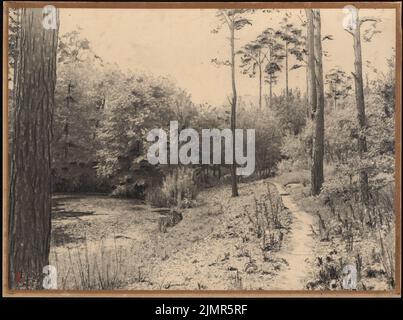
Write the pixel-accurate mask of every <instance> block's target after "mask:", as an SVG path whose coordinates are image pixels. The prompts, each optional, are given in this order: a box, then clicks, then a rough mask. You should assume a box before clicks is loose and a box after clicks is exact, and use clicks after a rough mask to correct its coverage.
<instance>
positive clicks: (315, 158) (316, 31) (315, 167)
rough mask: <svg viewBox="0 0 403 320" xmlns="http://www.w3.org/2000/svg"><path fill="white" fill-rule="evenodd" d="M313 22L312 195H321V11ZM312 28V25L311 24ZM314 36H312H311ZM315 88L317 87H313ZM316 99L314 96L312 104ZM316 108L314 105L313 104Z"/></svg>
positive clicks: (322, 147) (316, 13)
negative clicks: (314, 89) (314, 94)
mask: <svg viewBox="0 0 403 320" xmlns="http://www.w3.org/2000/svg"><path fill="white" fill-rule="evenodd" d="M311 20H313V38H314V39H313V43H314V51H313V52H314V62H315V67H314V72H315V81H316V83H315V84H316V86H317V90H316V110H315V113H314V132H313V141H312V164H311V166H312V167H311V194H312V195H317V194H319V193H320V190H321V188H322V184H323V156H324V135H325V124H324V107H325V97H324V86H323V68H322V37H321V23H320V11H319V10H312V19H311ZM310 25H311V26H310V27H311V28H312V23H310ZM311 35H312V34H311ZM313 87H315V86H313ZM313 99H314V97H313V96H312V103H313ZM313 106H314V103H313Z"/></svg>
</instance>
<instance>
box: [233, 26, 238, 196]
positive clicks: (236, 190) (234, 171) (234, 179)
mask: <svg viewBox="0 0 403 320" xmlns="http://www.w3.org/2000/svg"><path fill="white" fill-rule="evenodd" d="M231 63H232V64H231V83H232V103H231V131H232V164H231V181H232V196H233V197H237V196H238V181H237V176H236V164H235V126H236V104H237V92H236V84H235V27H234V26H232V27H231Z"/></svg>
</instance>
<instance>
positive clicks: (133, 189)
mask: <svg viewBox="0 0 403 320" xmlns="http://www.w3.org/2000/svg"><path fill="white" fill-rule="evenodd" d="M144 189H145V187H144V183H143V182H137V183H130V184H129V183H128V184H122V185H118V186H117V187H116V188H115V189H114V190H113V191H112V193H111V196H112V197H116V198H136V199H138V198H144Z"/></svg>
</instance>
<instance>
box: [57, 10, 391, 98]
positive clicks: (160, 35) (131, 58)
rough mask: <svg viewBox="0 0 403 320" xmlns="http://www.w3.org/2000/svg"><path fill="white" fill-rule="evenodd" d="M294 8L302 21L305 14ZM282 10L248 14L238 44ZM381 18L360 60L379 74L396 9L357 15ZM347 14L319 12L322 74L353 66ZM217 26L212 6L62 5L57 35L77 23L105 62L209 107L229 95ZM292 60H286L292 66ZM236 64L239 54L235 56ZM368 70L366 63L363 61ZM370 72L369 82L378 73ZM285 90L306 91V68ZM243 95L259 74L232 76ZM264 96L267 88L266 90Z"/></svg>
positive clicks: (224, 45) (226, 50) (225, 45)
mask: <svg viewBox="0 0 403 320" xmlns="http://www.w3.org/2000/svg"><path fill="white" fill-rule="evenodd" d="M287 12H290V13H292V16H293V18H292V19H294V21H295V23H297V24H299V23H300V20H299V19H300V17H302V18H304V17H305V16H304V13H303V12H302V11H300V10H297V9H295V10H291V9H290V10H287ZM284 13H285V10H280V12H279V13H275V14H270V13H264V12H262V11H260V10H258V11H256V12H255V13H254V14H252V15H250V19H251V20H252V26H246V27H245V28H243V29H242V30H240V31H239V32H237V33H236V48H240V47H241V46H242V45H244V44H246V43H248V42H249V41H252V40H254V39H255V38H256V36H257V35H259V34H260V33H261V32H262V31H263V30H264V29H266V28H268V27H272V28H274V29H275V28H277V26H278V23H279V20H280V19H281V18H282V16H283V15H284ZM363 16H371V17H377V18H380V19H381V22H380V23H379V24H378V29H379V30H380V31H381V33H379V34H376V35H375V36H374V38H373V39H372V41H371V42H369V43H365V42H363V44H362V53H363V61H364V62H365V61H367V60H368V61H370V62H371V64H372V65H373V66H376V68H377V69H378V71H379V72H381V71H385V70H386V66H387V65H386V59H387V58H390V57H391V55H392V48H394V47H395V30H396V27H395V11H394V10H393V9H368V10H360V17H363ZM344 17H345V13H344V12H343V11H342V10H341V9H321V24H322V36H325V35H328V34H331V35H333V38H334V40H333V41H323V50H324V52H327V53H328V57H324V60H323V68H324V72H325V73H326V72H327V71H328V70H330V69H332V68H334V67H340V68H342V69H343V70H344V71H346V72H351V71H353V69H354V64H353V63H354V55H353V54H354V53H353V39H352V37H351V35H350V34H348V33H347V32H346V31H344V30H343V24H342V21H343V19H344ZM218 24H219V21H218V18H217V17H216V10H215V9H82V8H75V9H60V33H61V34H63V33H65V32H68V31H71V30H74V29H76V28H77V26H80V27H81V29H82V31H81V34H82V36H83V37H86V38H87V39H88V40H89V41H90V43H91V45H92V48H93V50H94V51H95V52H96V53H97V55H99V56H101V57H102V59H103V60H104V61H107V62H110V63H116V64H118V65H119V66H120V67H121V68H122V69H123V70H132V71H134V72H136V71H139V72H147V73H150V74H152V75H154V76H167V77H169V78H171V79H173V80H174V81H175V82H176V83H177V85H178V86H179V87H181V88H183V89H185V90H186V91H187V92H189V93H190V94H191V96H192V100H193V102H195V103H205V102H207V103H210V104H213V105H217V104H223V103H226V101H227V97H228V96H230V95H231V73H230V68H229V67H226V66H220V67H217V66H216V65H215V64H213V63H211V59H214V58H217V59H220V60H227V59H228V60H229V59H230V47H229V40H228V37H229V32H228V30H227V29H226V28H225V27H223V28H222V29H221V30H220V31H219V33H217V34H214V33H212V32H211V30H213V29H214V28H216V27H217V26H218ZM292 62H293V61H290V65H292ZM237 65H239V58H237ZM364 67H365V63H364ZM364 72H368V77H369V79H371V78H373V77H374V76H375V75H374V74H373V73H371V72H369V71H368V70H367V69H366V68H364ZM289 79H290V80H289V85H290V88H300V89H301V91H303V92H304V91H305V88H306V77H305V68H300V69H297V70H293V71H290V73H289ZM236 81H237V89H238V94H239V95H240V96H251V97H256V96H257V95H258V79H257V78H249V76H247V75H243V74H241V73H240V72H237V74H236ZM284 87H285V77H284V73H282V75H281V76H280V77H279V80H278V84H276V85H275V86H274V88H273V90H274V93H277V94H278V93H280V92H281V90H283V89H284ZM267 93H268V85H265V87H264V88H263V94H267Z"/></svg>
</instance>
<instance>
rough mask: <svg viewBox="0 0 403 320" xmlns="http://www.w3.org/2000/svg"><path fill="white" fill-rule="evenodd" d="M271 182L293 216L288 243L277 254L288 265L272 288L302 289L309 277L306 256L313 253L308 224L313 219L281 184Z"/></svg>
mask: <svg viewBox="0 0 403 320" xmlns="http://www.w3.org/2000/svg"><path fill="white" fill-rule="evenodd" d="M273 184H274V185H275V186H276V188H277V190H278V191H279V193H280V195H281V197H282V200H283V203H284V206H285V207H287V208H288V209H289V210H290V212H291V214H292V217H293V222H292V225H291V235H290V239H289V240H288V245H287V247H286V248H284V250H283V251H282V252H279V255H278V256H279V257H280V258H283V259H285V260H286V261H287V262H288V266H287V267H286V268H285V270H283V271H282V272H281V273H280V274H279V275H278V276H277V277H276V279H275V281H274V283H273V290H302V289H304V286H305V283H306V280H307V278H308V277H309V271H310V270H309V269H310V267H309V263H308V258H311V257H312V254H313V247H314V239H313V237H312V232H311V227H310V226H311V225H313V224H314V219H313V217H312V216H311V215H310V214H308V213H306V212H304V211H301V210H300V209H299V208H298V206H297V205H296V203H295V202H294V200H293V199H292V198H291V197H290V195H289V194H288V192H287V191H286V190H285V189H284V188H283V187H282V185H281V184H279V183H277V182H273Z"/></svg>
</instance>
